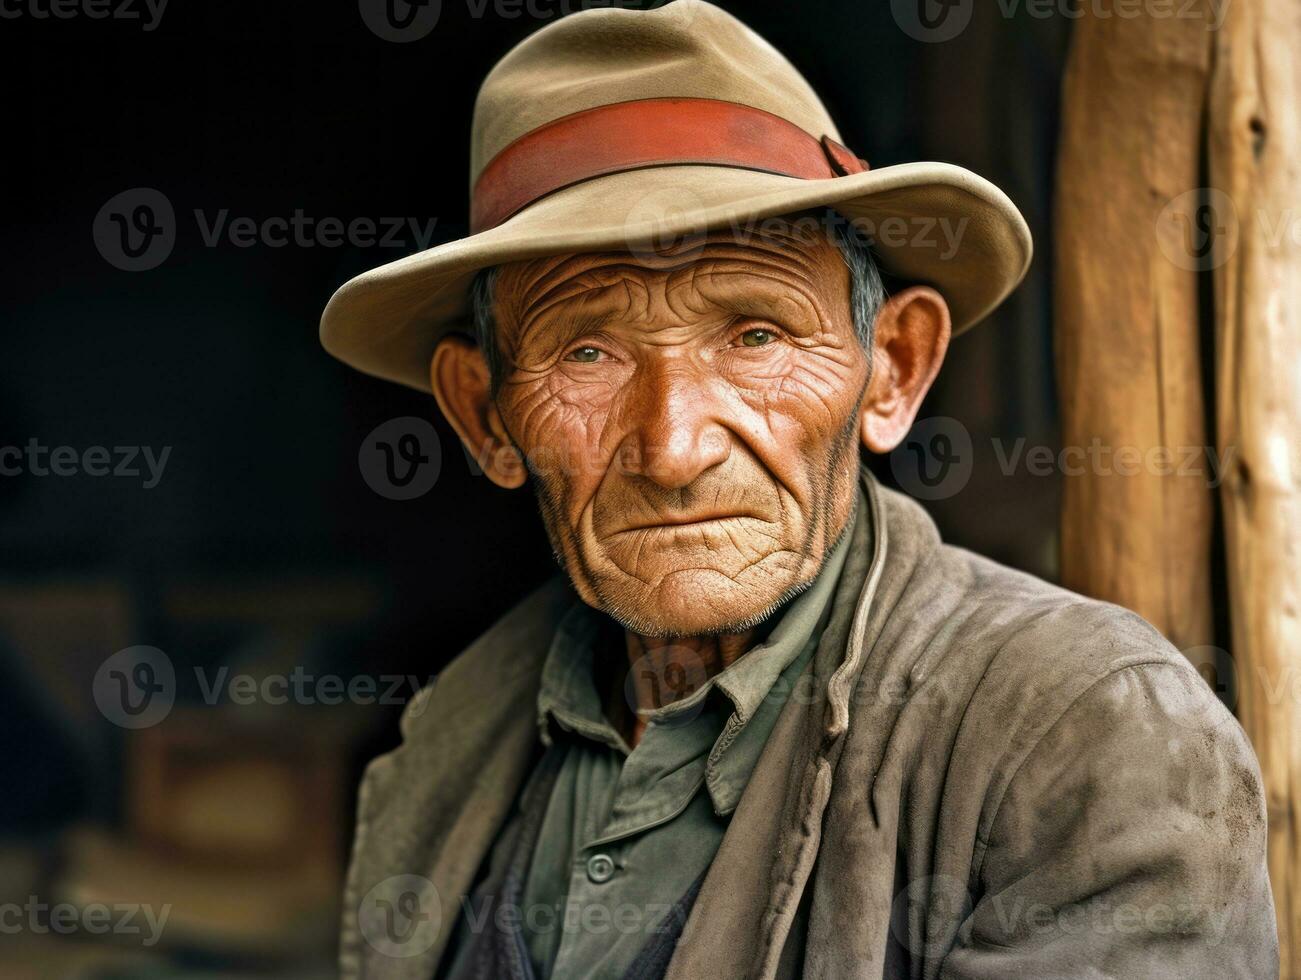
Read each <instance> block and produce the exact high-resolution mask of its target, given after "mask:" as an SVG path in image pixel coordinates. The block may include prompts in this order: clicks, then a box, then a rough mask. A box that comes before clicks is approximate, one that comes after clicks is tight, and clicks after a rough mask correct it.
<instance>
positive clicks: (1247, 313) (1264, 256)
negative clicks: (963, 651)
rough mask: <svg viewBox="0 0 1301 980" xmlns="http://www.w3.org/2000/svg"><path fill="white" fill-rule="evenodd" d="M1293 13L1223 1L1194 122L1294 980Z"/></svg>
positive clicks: (1275, 875)
mask: <svg viewBox="0 0 1301 980" xmlns="http://www.w3.org/2000/svg"><path fill="white" fill-rule="evenodd" d="M1299 50H1301V4H1297V3H1295V2H1279V0H1233V3H1232V4H1231V5H1230V6H1229V8H1228V17H1227V20H1226V22H1225V26H1224V28H1223V29H1222V30H1221V31H1220V32H1219V33H1218V35H1217V43H1216V51H1215V68H1214V76H1213V82H1212V99H1211V106H1210V113H1209V117H1208V120H1209V121H1208V126H1209V144H1210V154H1209V159H1210V175H1211V186H1212V187H1213V188H1214V189H1215V191H1214V192H1213V193H1216V192H1218V193H1217V197H1216V199H1217V200H1219V201H1220V211H1221V212H1222V213H1217V214H1216V215H1215V216H1214V218H1215V220H1214V225H1215V227H1216V228H1217V229H1219V231H1220V233H1219V235H1218V237H1217V252H1216V256H1215V261H1216V269H1215V296H1216V303H1215V306H1216V321H1217V322H1216V333H1217V336H1216V348H1217V350H1216V360H1217V365H1216V384H1217V396H1218V400H1217V416H1218V418H1217V427H1218V439H1219V442H1220V446H1221V451H1222V452H1232V458H1233V465H1232V466H1231V467H1230V469H1229V471H1228V476H1227V478H1226V480H1225V482H1224V485H1223V487H1222V488H1221V499H1222V502H1223V507H1224V523H1225V536H1226V548H1227V560H1228V573H1229V574H1228V579H1229V593H1230V594H1229V598H1230V610H1231V623H1232V637H1233V639H1232V650H1231V651H1230V652H1231V653H1232V655H1233V658H1234V662H1235V663H1236V667H1237V674H1238V685H1239V690H1240V692H1241V693H1240V699H1239V704H1238V715H1239V718H1240V720H1241V721H1242V724H1243V727H1244V728H1245V729H1246V730H1247V734H1248V735H1249V736H1250V738H1251V741H1252V744H1253V745H1254V746H1255V749H1256V753H1257V755H1258V756H1259V758H1260V763H1261V769H1262V771H1263V774H1264V780H1265V795H1266V800H1267V805H1268V808H1269V847H1270V854H1269V870H1270V878H1271V881H1272V884H1273V889H1274V900H1275V904H1276V911H1277V914H1278V925H1279V944H1280V955H1281V957H1282V975H1283V976H1284V977H1301V894H1299V893H1298V890H1299V889H1301V842H1298V829H1297V807H1298V804H1299V803H1301V620H1299V616H1301V486H1299V485H1298V484H1299V481H1301V244H1298V238H1299V237H1301V234H1299V233H1301V227H1299V226H1298V222H1299V221H1301V218H1298V205H1299V204H1301V62H1299V61H1298V58H1297V52H1298V51H1299Z"/></svg>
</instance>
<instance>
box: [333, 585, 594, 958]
mask: <svg viewBox="0 0 1301 980" xmlns="http://www.w3.org/2000/svg"><path fill="white" fill-rule="evenodd" d="M573 601H574V595H573V593H572V592H571V591H570V590H569V588H568V586H567V585H566V584H565V583H564V582H563V581H562V580H560V579H555V580H553V581H551V582H549V583H548V584H547V585H545V586H543V587H542V588H541V589H539V590H538V591H536V592H535V593H533V595H531V596H529V598H527V599H526V600H524V602H522V603H521V604H520V605H519V606H517V607H515V609H513V610H512V611H511V612H510V613H508V614H507V615H506V616H505V617H504V618H503V619H501V620H500V621H498V622H497V623H496V624H495V625H494V626H493V627H492V628H491V629H490V630H489V631H488V632H487V633H485V634H484V635H483V636H482V637H480V638H479V639H478V640H477V641H475V643H474V644H473V645H472V646H470V647H469V648H468V649H467V650H466V651H465V652H464V653H462V654H461V655H460V656H459V657H457V658H456V659H455V660H454V661H453V662H452V663H451V664H450V665H449V666H448V667H447V669H446V670H445V671H443V673H442V674H440V675H439V677H438V679H437V680H436V681H435V682H434V684H433V685H432V686H430V687H427V688H426V689H425V690H423V691H422V692H421V693H420V695H419V696H418V697H417V698H416V699H415V700H413V701H412V702H411V704H410V705H408V707H407V710H406V711H405V712H404V713H403V718H402V734H403V743H402V745H401V746H400V747H399V748H397V749H396V750H394V751H393V752H390V753H389V754H388V755H385V756H381V757H380V758H378V759H376V760H375V761H374V762H372V763H371V764H370V766H369V767H368V768H367V770H366V775H365V777H364V778H363V780H362V785H361V791H360V798H359V803H358V813H357V830H356V835H355V838H354V845H353V855H352V862H351V865H350V867H349V872H348V881H347V885H346V888H345V891H344V905H343V928H342V934H341V941H340V970H341V975H342V977H343V978H345V980H351V978H361V977H384V978H386V980H387V978H394V980H406V978H410V980H427V978H429V977H431V976H433V975H434V972H435V970H436V969H437V967H438V963H439V960H440V959H441V958H442V956H443V953H444V952H445V950H446V949H447V945H448V940H449V939H450V937H451V933H452V931H453V930H454V929H455V927H456V922H457V918H458V915H459V912H460V909H461V899H462V897H463V896H465V895H467V894H468V893H469V891H470V888H471V886H472V884H473V882H474V879H475V876H476V873H477V871H478V869H479V866H480V864H481V862H482V861H483V859H484V858H485V856H486V855H487V853H488V851H489V849H490V848H491V846H492V843H493V840H494V838H495V837H496V835H497V833H498V831H499V830H500V828H501V826H502V824H503V823H504V822H505V819H506V817H507V815H508V814H509V812H510V808H511V806H512V805H513V803H514V801H515V797H516V795H517V794H518V792H519V790H520V787H521V786H522V784H523V782H524V780H525V778H526V777H527V775H528V772H529V768H530V765H531V763H532V761H533V758H534V755H535V750H536V747H537V709H536V704H537V692H538V679H539V676H540V674H541V669H542V663H543V661H544V659H545V657H546V653H547V649H548V647H549V645H550V643H551V638H552V635H553V634H554V633H555V628H556V625H557V623H558V622H559V619H560V617H561V616H562V615H563V613H564V611H565V610H566V609H567V608H568V607H569V606H570V604H571V603H572V602H573ZM402 876H418V878H415V879H412V878H403V877H402ZM419 878H423V879H426V882H424V883H422V882H420V881H419ZM390 891H392V892H394V894H392V895H390V894H388V892H390ZM412 894H414V896H415V899H416V901H417V902H418V905H419V909H418V911H416V910H414V909H413V908H412V906H410V905H408V906H407V908H408V909H411V910H412V911H414V912H415V915H416V916H417V917H415V918H411V919H410V921H409V922H404V923H403V924H402V925H403V927H404V928H403V930H401V931H399V932H397V933H394V934H393V935H390V934H388V933H386V932H385V930H386V929H392V923H391V922H389V921H387V919H386V917H391V916H393V915H394V908H395V906H399V900H400V899H401V898H402V897H403V896H404V895H405V896H406V897H407V900H408V902H410V901H411V895H412Z"/></svg>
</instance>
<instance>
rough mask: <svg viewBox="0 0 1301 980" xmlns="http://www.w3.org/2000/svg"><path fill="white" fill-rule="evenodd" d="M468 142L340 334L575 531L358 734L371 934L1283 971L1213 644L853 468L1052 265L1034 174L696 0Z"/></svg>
mask: <svg viewBox="0 0 1301 980" xmlns="http://www.w3.org/2000/svg"><path fill="white" fill-rule="evenodd" d="M472 169H473V172H474V184H473V201H472V221H473V225H474V234H472V235H471V237H469V238H467V239H465V240H463V241H459V242H454V243H451V244H448V245H444V246H441V247H439V248H435V249H432V250H431V251H429V252H425V253H421V254H419V255H415V256H412V257H410V258H408V259H405V260H402V261H400V262H397V263H393V264H392V265H389V266H386V267H384V268H381V269H379V270H375V271H374V272H372V273H369V274H367V275H365V276H362V277H360V278H359V279H357V280H355V281H353V282H351V283H349V284H347V285H345V286H344V287H343V288H342V289H341V290H340V291H339V293H338V294H337V295H336V296H335V297H334V298H333V299H332V300H331V303H330V305H329V308H328V309H327V310H326V313H325V317H324V320H323V323H322V337H323V340H324V343H325V345H326V346H327V348H329V349H330V350H331V351H332V352H333V353H334V354H336V355H337V356H339V357H341V358H342V359H343V360H345V361H347V362H348V363H350V364H353V365H355V366H356V367H358V368H360V369H362V370H365V371H368V372H370V373H373V374H376V375H379V376H381V377H385V378H389V379H392V380H395V381H399V382H402V383H405V384H409V385H412V386H415V387H419V388H422V389H425V390H432V392H433V394H434V395H435V397H436V398H437V401H438V405H439V407H440V408H441V410H442V411H443V413H444V414H445V415H446V417H447V418H448V420H449V421H450V422H451V424H452V425H453V426H454V427H455V429H456V431H457V433H458V434H459V436H460V437H461V439H462V440H463V441H464V442H465V445H466V446H467V447H468V449H469V451H470V452H471V453H472V454H473V455H474V456H475V457H476V458H477V459H478V460H479V461H480V463H481V465H482V467H483V470H484V473H485V474H486V475H487V477H488V478H489V479H491V480H492V481H493V482H495V483H497V484H498V485H500V486H503V487H522V486H524V485H525V484H526V483H531V485H532V487H533V491H534V493H535V494H536V496H537V500H538V503H539V506H540V510H541V514H542V519H543V521H544V523H545V525H546V529H547V532H548V534H549V536H550V539H551V542H552V545H553V547H554V550H555V554H556V557H557V560H558V561H559V563H560V565H561V567H562V569H563V570H564V573H565V574H564V576H563V578H561V579H558V580H557V581H556V582H553V583H551V584H549V585H547V586H545V587H544V588H543V589H541V590H540V591H539V592H537V593H535V594H533V595H532V596H530V597H528V598H526V599H525V600H524V601H523V602H522V603H521V604H520V605H519V606H518V607H517V608H516V609H515V610H514V611H512V612H511V613H509V614H508V615H507V616H506V617H505V618H504V619H503V620H502V621H501V622H499V623H498V624H497V625H496V626H494V627H493V628H492V629H491V630H490V631H489V632H488V633H487V634H485V635H484V636H483V637H482V638H481V639H480V640H479V641H477V642H476V643H475V644H474V645H473V646H472V647H471V648H470V649H468V650H466V651H465V652H464V653H462V654H461V656H460V657H458V658H457V659H456V660H454V661H453V662H452V664H451V665H450V666H449V667H448V668H447V670H446V671H445V672H444V673H443V674H442V676H441V677H440V678H439V679H438V681H437V683H436V684H434V685H433V686H432V687H431V688H429V689H427V690H426V691H424V692H422V694H421V696H420V698H419V699H418V700H417V701H415V702H414V703H413V704H412V705H411V706H410V708H409V709H408V712H407V716H406V718H405V719H404V724H403V733H404V736H405V740H404V743H403V745H402V747H401V748H399V749H398V750H397V751H395V752H393V753H392V754H390V755H388V756H386V757H384V758H382V759H379V760H377V761H376V762H375V763H373V764H372V766H371V768H370V769H369V770H368V772H367V775H366V779H365V782H364V784H363V787H362V791H361V802H360V809H359V819H358V827H357V837H356V844H355V850H354V854H353V861H352V867H351V871H350V874H349V881H348V889H347V896H346V900H345V910H344V936H343V943H342V965H343V972H344V975H345V976H348V977H360V976H366V977H413V978H414V977H421V978H427V977H433V976H442V977H449V978H455V980H460V978H495V977H511V978H527V977H556V978H572V977H602V978H604V977H611V978H617V977H635V978H651V977H661V976H668V977H672V978H714V977H794V976H816V977H829V978H842V977H890V978H902V977H910V978H920V977H925V978H936V977H942V978H948V980H959V978H961V980H977V978H979V980H986V978H1005V977H1027V978H1030V977H1033V978H1045V977H1099V978H1101V977H1116V978H1123V980H1131V978H1134V980H1138V978H1142V980H1153V978H1163V977H1169V978H1181V980H1183V978H1201V977H1217V978H1219V977H1242V978H1247V977H1251V978H1260V977H1270V976H1276V975H1277V952H1276V945H1277V941H1276V937H1275V931H1274V915H1273V909H1272V905H1271V899H1270V893H1269V883H1268V878H1267V874H1266V871H1265V864H1264V847H1265V844H1264V842H1265V816H1264V805H1263V801H1262V798H1261V789H1260V778H1259V774H1258V770H1257V767H1256V763H1255V760H1254V758H1253V756H1252V753H1251V749H1250V748H1249V747H1248V745H1247V743H1246V741H1245V739H1244V738H1243V735H1242V732H1241V730H1240V729H1239V728H1238V727H1237V725H1236V723H1235V722H1234V721H1233V719H1232V718H1231V717H1230V716H1229V715H1228V714H1227V713H1226V712H1225V710H1224V709H1223V708H1222V707H1221V705H1220V704H1219V703H1218V702H1217V701H1216V699H1215V698H1214V697H1213V696H1212V694H1211V693H1210V691H1209V690H1208V689H1207V687H1206V685H1205V684H1204V683H1203V682H1202V681H1201V679H1200V678H1199V676H1198V675H1197V674H1196V672H1194V671H1193V670H1192V669H1191V668H1190V667H1189V666H1188V665H1187V664H1186V663H1185V662H1184V661H1183V659H1182V658H1181V656H1180V654H1179V653H1178V651H1176V650H1174V649H1172V648H1171V647H1170V646H1169V644H1167V643H1166V642H1165V641H1164V640H1163V639H1162V638H1161V637H1160V636H1159V635H1158V634H1157V633H1156V632H1155V631H1154V630H1152V629H1151V628H1150V627H1149V626H1147V625H1146V624H1145V623H1143V622H1142V621H1141V620H1140V619H1139V618H1138V617H1136V616H1134V615H1132V614H1131V613H1128V612H1126V611H1124V610H1122V609H1119V608H1116V607H1113V606H1108V605H1105V604H1102V603H1098V602H1093V601H1090V600H1087V599H1084V598H1081V597H1080V596H1076V595H1072V594H1070V593H1067V592H1064V591H1062V590H1059V589H1056V588H1053V587H1051V586H1049V585H1047V584H1045V583H1042V582H1039V581H1036V580H1034V579H1032V578H1030V577H1028V576H1025V575H1022V574H1019V573H1016V572H1013V571H1010V570H1008V569H1004V568H1001V567H999V566H997V565H994V564H993V563H991V562H988V561H986V560H984V559H981V558H979V557H977V556H975V555H972V554H969V553H967V552H964V551H960V550H957V549H954V548H950V547H947V546H945V545H943V544H942V543H941V542H940V540H939V538H938V536H937V534H936V532H935V529H934V527H933V525H932V524H931V522H930V521H929V520H928V519H927V517H926V516H925V514H924V513H923V512H922V511H921V510H920V509H919V508H918V507H917V506H916V505H915V504H913V503H912V502H910V501H909V500H907V499H905V498H903V497H901V496H899V495H897V494H895V493H892V492H889V491H886V490H884V489H883V488H881V487H880V486H878V485H877V484H876V483H875V482H874V481H873V479H872V478H871V476H870V475H869V474H868V473H867V472H866V471H865V470H863V469H862V468H861V465H860V455H859V454H860V452H861V451H862V450H863V449H866V450H867V451H870V452H873V453H884V452H888V451H889V450H890V449H891V448H892V447H894V446H895V445H897V444H898V443H899V442H900V440H901V439H902V438H903V437H904V435H905V434H906V433H907V431H908V429H909V427H910V426H911V424H912V422H913V419H914V416H915V415H916V412H917V409H918V406H919V404H920V403H921V400H922V398H923V396H924V395H925V394H926V391H927V389H928V388H929V386H930V385H931V383H932V381H933V380H934V378H935V375H936V373H937V371H938V370H939V368H940V364H941V361H942V360H943V358H944V354H945V352H946V349H947V347H948V344H949V340H950V335H951V334H952V333H954V332H956V331H958V330H960V329H962V328H964V327H966V326H969V325H970V324H972V323H973V322H974V321H976V320H978V319H979V318H980V317H982V316H983V315H984V314H985V313H986V312H987V311H988V310H989V309H990V308H992V307H993V306H994V305H996V304H997V303H998V302H999V301H1001V299H1002V298H1003V297H1004V296H1006V294H1007V293H1008V291H1010V290H1011V289H1012V288H1013V287H1014V286H1015V284H1016V282H1017V281H1018V280H1019V278H1020V277H1021V275H1022V274H1023V272H1024V269H1025V266H1026V264H1027V262H1028V260H1029V250H1030V244H1029V236H1028V233H1027V231H1026V228H1025V225H1024V222H1023V221H1022V220H1021V217H1020V215H1019V214H1018V213H1017V211H1016V209H1015V208H1014V207H1013V206H1012V204H1011V203H1010V202H1009V201H1008V200H1007V198H1006V197H1004V196H1003V195H1002V194H1001V193H1000V192H999V191H998V190H997V189H996V188H994V187H993V186H991V185H990V184H988V183H986V182H985V181H983V180H981V179H980V178H978V177H976V176H974V175H972V174H969V173H967V172H965V171H962V170H960V169H958V168H955V167H950V166H944V165H940V164H920V163H919V164H908V165H903V166H897V167H890V168H885V169H882V170H878V171H871V170H869V169H868V168H867V166H866V164H865V163H863V162H862V161H861V160H859V159H858V158H857V157H856V156H855V155H854V154H853V153H851V152H850V151H849V150H847V149H846V148H845V147H844V146H843V145H842V144H841V143H840V142H839V137H838V135H837V133H836V130H835V128H834V126H833V124H832V123H831V121H830V119H829V118H828V116H827V114H826V112H825V110H824V109H823V108H822V106H821V104H820V103H819V102H818V99H817V97H816V96H815V95H814V93H813V92H812V90H811V89H810V88H809V87H808V85H807V84H806V83H805V82H804V80H803V79H802V78H801V77H800V76H799V75H798V74H797V73H796V71H795V69H794V68H792V67H791V65H790V64H789V63H787V62H786V61H785V60H784V59H782V58H781V56H780V55H778V54H777V53H776V52H775V51H774V50H773V49H772V48H771V47H769V46H768V45H767V44H766V43H765V42H764V41H763V40H762V39H760V38H758V37H757V36H755V35H754V34H753V33H751V32H750V31H748V30H747V29H746V28H745V27H743V26H742V25H741V24H739V23H738V22H737V21H735V20H734V19H732V18H731V17H730V16H728V15H727V14H725V13H723V12H722V11H720V10H718V9H717V8H715V7H712V6H710V5H709V4H706V3H703V2H698V0H679V2H677V3H672V4H669V5H667V6H665V7H662V8H661V9H658V10H655V11H652V12H634V11H625V10H616V9H606V10H593V11H587V12H584V13H580V14H576V15H573V16H570V17H567V18H564V19H562V20H560V21H558V22H557V23H555V24H553V25H551V26H549V27H547V28H546V29H544V30H542V31H540V32H538V33H537V34H535V35H534V36H532V37H531V38H529V39H528V40H526V41H525V42H524V43H523V44H521V45H520V46H519V47H517V48H516V49H515V50H514V51H512V52H511V53H510V54H509V55H507V56H506V58H505V59H504V60H503V61H502V62H501V63H500V64H499V65H498V66H497V67H496V68H495V69H494V71H493V72H492V73H491V74H490V75H489V77H488V79H487V81H486V82H485V83H484V86H483V89H482V91H481V93H480V96H479V101H478V105H477V110H476V116H475V126H474V135H473V157H472ZM891 221H896V222H902V223H903V224H912V225H920V226H926V224H927V223H929V226H930V227H935V226H936V225H938V224H942V225H943V226H944V227H947V228H950V229H960V230H961V234H960V235H958V236H957V247H956V248H955V249H953V250H952V251H945V250H943V249H941V248H940V247H939V237H938V236H936V237H933V238H930V239H926V238H924V237H922V236H918V235H898V234H895V235H887V234H886V233H885V231H886V229H887V228H888V227H889V223H890V222H891ZM864 231H866V232H868V233H869V235H870V233H871V232H872V231H877V234H876V235H875V236H874V237H871V240H870V242H869V241H868V240H867V238H866V237H865V236H864V234H863V232H864ZM869 246H870V247H869ZM878 262H879V263H880V268H881V269H884V270H885V272H887V273H888V274H889V276H890V279H889V285H890V289H889V291H887V287H886V282H885V281H884V280H883V274H882V272H881V271H879V269H878Z"/></svg>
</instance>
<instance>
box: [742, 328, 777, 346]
mask: <svg viewBox="0 0 1301 980" xmlns="http://www.w3.org/2000/svg"><path fill="white" fill-rule="evenodd" d="M776 339H777V335H776V334H774V333H773V332H772V331H771V330H747V331H746V332H745V333H743V334H741V343H743V344H744V345H745V346H746V347H762V346H764V345H765V344H771V343H772V342H773V341H774V340H776Z"/></svg>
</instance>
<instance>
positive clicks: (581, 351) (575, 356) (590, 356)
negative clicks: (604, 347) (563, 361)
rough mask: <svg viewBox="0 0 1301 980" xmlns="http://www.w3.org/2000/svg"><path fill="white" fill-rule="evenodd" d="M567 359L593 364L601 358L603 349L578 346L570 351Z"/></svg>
mask: <svg viewBox="0 0 1301 980" xmlns="http://www.w3.org/2000/svg"><path fill="white" fill-rule="evenodd" d="M567 359H568V360H571V361H578V362H579V363H581V364H591V363H592V362H593V361H599V360H600V359H601V350H600V348H598V347H578V348H575V349H574V350H573V351H571V352H570V354H569V357H568V358H567Z"/></svg>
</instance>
